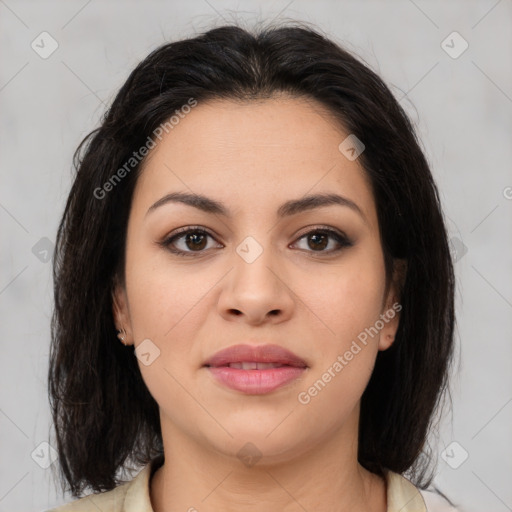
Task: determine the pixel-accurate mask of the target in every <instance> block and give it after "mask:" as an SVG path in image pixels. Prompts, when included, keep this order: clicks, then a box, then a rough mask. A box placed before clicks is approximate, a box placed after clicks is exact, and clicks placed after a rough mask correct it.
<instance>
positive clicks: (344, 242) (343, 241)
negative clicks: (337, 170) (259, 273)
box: [159, 226, 353, 257]
mask: <svg viewBox="0 0 512 512" xmlns="http://www.w3.org/2000/svg"><path fill="white" fill-rule="evenodd" d="M189 233H200V234H202V235H208V236H210V237H211V238H213V239H215V237H214V236H213V235H212V234H210V233H209V232H208V231H206V230H205V229H203V228H201V227H199V226H189V227H186V228H182V229H180V230H178V231H176V232H175V233H174V234H172V235H171V236H168V237H166V238H165V239H164V240H162V241H161V242H159V245H161V246H162V247H164V248H166V249H167V250H168V251H170V252H172V253H173V254H176V255H177V256H183V257H189V256H194V255H196V254H203V253H204V252H206V250H202V251H182V250H181V249H176V248H172V244H173V243H174V242H176V240H179V239H180V238H183V237H184V236H185V235H187V234H189ZM311 234H322V235H328V236H330V237H332V238H334V240H336V242H338V244H339V245H340V247H339V248H338V249H334V250H330V251H306V252H312V253H318V254H322V253H323V254H326V255H331V254H334V253H338V252H339V251H341V250H342V249H344V248H345V247H351V246H352V245H353V242H352V241H351V240H349V238H348V237H347V236H346V235H343V234H341V233H338V232H337V231H334V230H333V229H330V228H324V227H322V228H320V227H319V228H314V229H312V230H310V231H307V232H306V233H303V234H302V235H301V236H300V237H299V238H298V239H297V241H299V240H302V239H303V238H307V237H308V236H309V235H311Z"/></svg>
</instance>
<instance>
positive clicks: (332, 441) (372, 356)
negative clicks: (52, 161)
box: [49, 24, 454, 512]
mask: <svg viewBox="0 0 512 512" xmlns="http://www.w3.org/2000/svg"><path fill="white" fill-rule="evenodd" d="M85 142H87V144H85ZM82 149H83V150H84V151H82ZM75 164H76V167H77V175H76V179H75V181H74V184H73V187H72V190H71V193H70V196H69V199H68V202H67V205H66V208H65V212H64V216H63V219H62V222H61V225H60V228H59V232H58V243H57V249H56V255H55V256H56V257H55V258H54V261H55V268H54V278H55V313H54V318H53V341H52V347H51V354H50V357H51V360H50V361H51V363H50V371H49V393H50V401H51V406H52V413H53V418H54V423H55V431H56V443H57V446H58V451H59V464H60V468H61V475H62V479H63V482H64V484H65V485H67V486H68V487H67V488H68V489H69V490H70V491H71V492H72V494H73V496H74V497H77V498H80V497H81V496H82V494H83V491H84V490H85V489H86V488H90V489H91V490H92V491H94V492H95V493H96V494H93V495H90V496H88V497H84V498H82V499H80V500H76V501H75V502H72V503H70V504H68V505H65V506H63V507H62V508H59V509H57V510H59V511H62V512H64V511H75V510H96V509H99V510H102V511H103V512H107V511H108V512H110V511H135V510H137V511H139V512H149V511H154V512H167V511H175V510H189V511H194V510H198V511H218V510H231V509H234V508H237V509H242V510H245V511H251V512H252V511H283V510H286V511H295V510H297V511H298V510H309V511H313V510H314V511H333V510H340V511H344V510H350V511H351V512H358V511H375V512H377V511H379V512H384V511H386V510H387V511H398V510H400V511H402V512H407V511H425V510H429V511H432V510H449V508H445V507H447V505H446V502H445V501H444V500H442V499H441V498H440V497H439V496H438V495H436V494H434V493H430V492H427V491H425V488H426V486H427V485H428V484H429V483H430V481H431V479H432V475H431V472H429V468H430V464H429V463H430V460H429V457H428V456H426V455H425V454H427V453H428V449H427V443H426V439H427V436H428V434H429V430H430V425H431V423H432V419H433V417H434V415H435V413H436V411H437V410H438V408H439V405H440V404H441V399H442V397H443V396H444V392H445V391H446V389H447V375H448V372H449V368H450V361H451V356H452V348H453V330H454V304H453V302H454V276H453V268H452V262H451V258H450V251H449V245H448V242H447V234H446V229H445V224H444V221H443V216H442V211H441V206H440V201H439V198H438V192H437V188H436V185H435V183H434V182H433V178H432V175H431V172H430V170H429V167H428V164H427V162H426V159H425V157H424V155H423V153H422V151H421V149H420V147H419V145H418V142H417V139H416V136H415V134H414V130H413V127H412V126H411V123H410V121H409V120H408V118H407V116H406V115H405V113H404V111H403V110H402V108H401V107H400V106H399V105H398V103H397V101H396V100H395V99H394V97H393V96H392V94H391V92H390V91H389V89H388V88H387V87H386V86H385V85H384V83H383V82H382V81H381V79H380V78H379V77H377V76H376V75H375V74H374V73H373V72H372V71H371V70H370V69H369V68H368V67H366V66H365V65H364V64H362V63H361V62H360V61H359V60H357V59H356V58H355V57H353V56H352V55H350V54H349V53H347V52H346V51H345V50H343V49H342V48H340V47H339V46H338V45H336V44H335V43H334V42H332V41H330V40H329V39H327V38H326V37H325V36H323V35H321V34H320V33H319V32H317V31H315V30H312V29H310V28H307V27H305V26H301V25H298V24H295V25H289V26H284V27H280V28H275V27H274V28H272V27H266V28H263V29H260V30H259V31H258V32H257V33H254V34H253V33H250V32H248V31H246V30H244V29H242V28H240V27H237V26H224V27H220V28H216V29H212V30H210V31H208V32H206V33H204V34H201V35H199V36H197V37H195V38H192V39H188V40H183V41H178V42H174V43H170V44H166V45H164V46H162V47H160V48H158V49H157V50H155V51H154V52H152V53H151V54H150V55H149V56H148V57H147V58H146V59H145V60H144V61H143V62H141V63H140V64H139V65H138V66H137V67H136V69H135V70H134V71H133V72H132V73H131V75H130V76H129V78H128V80H127V81H126V83H125V84H124V85H123V86H122V88H121V89H120V91H119V93H118V94H117V97H116V98H115V100H114V102H113V104H112V106H111V108H110V109H109V111H108V112H107V113H106V115H105V118H104V121H103V123H102V125H101V126H100V127H99V128H98V129H96V130H95V131H94V132H92V133H91V134H90V136H89V137H88V138H86V139H85V140H84V142H83V143H82V144H81V146H80V147H79V149H78V150H77V154H76V161H75ZM116 335H117V338H116ZM141 466H143V469H142V471H141V472H140V473H139V474H138V475H137V476H136V477H135V478H134V479H131V480H130V478H131V477H130V478H129V479H128V481H126V482H125V481H124V479H123V478H122V475H121V472H122V471H123V470H128V469H138V468H140V467H141ZM405 472H407V474H408V477H409V478H410V480H409V479H408V478H405V476H403V473H405ZM63 488H64V487H63Z"/></svg>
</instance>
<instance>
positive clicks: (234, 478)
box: [150, 417, 386, 512]
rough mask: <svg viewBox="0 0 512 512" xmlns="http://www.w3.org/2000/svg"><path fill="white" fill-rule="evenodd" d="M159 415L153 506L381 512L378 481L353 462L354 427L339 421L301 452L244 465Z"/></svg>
mask: <svg viewBox="0 0 512 512" xmlns="http://www.w3.org/2000/svg"><path fill="white" fill-rule="evenodd" d="M161 420H162V434H163V441H164V453H165V462H164V464H163V465H162V466H161V467H160V468H159V469H158V470H157V471H156V472H155V474H154V476H153V478H152V480H151V484H150V494H151V502H152V507H153V510H154V512H174V511H177V510H186V511H191V512H194V511H200V512H214V511H218V510H222V511H225V512H231V511H233V512H234V511H237V512H261V511H265V512H304V510H315V511H317V512H334V511H336V512H342V511H350V512H359V511H361V512H363V511H365V512H385V511H386V485H385V481H384V479H382V478H380V477H378V476H377V475H374V474H373V473H370V472H369V471H367V470H366V469H364V468H363V467H362V466H361V465H360V464H359V463H358V462H357V435H356V436H355V438H354V436H353V435H351V433H353V432H356V433H357V428H353V425H352V426H350V425H345V426H344V428H342V429H340V431H339V432H337V433H336V434H334V435H332V436H331V437H330V438H329V439H328V440H327V441H325V442H323V443H316V444H314V445H312V446H310V447H309V449H306V450H305V451H303V452H302V453H300V454H299V453H293V454H290V453H288V454H284V455H283V454H280V455H279V457H274V458H268V457H262V458H261V459H260V460H258V461H257V462H256V463H255V464H251V463H250V462H249V463H248V464H247V465H246V464H244V463H242V462H241V460H240V459H239V458H238V457H237V456H236V450H235V453H234V455H233V456H229V455H228V454H225V453H220V452H219V451H215V450H213V449H212V448H211V446H205V445H201V444H199V443H198V442H197V441H196V440H195V439H193V438H192V437H191V436H190V435H187V434H186V433H184V432H182V431H180V430H179V429H178V428H176V426H175V425H174V424H172V423H171V422H170V421H166V420H165V418H164V417H162V418H161Z"/></svg>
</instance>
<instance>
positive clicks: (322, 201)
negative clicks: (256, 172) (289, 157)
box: [146, 192, 367, 222]
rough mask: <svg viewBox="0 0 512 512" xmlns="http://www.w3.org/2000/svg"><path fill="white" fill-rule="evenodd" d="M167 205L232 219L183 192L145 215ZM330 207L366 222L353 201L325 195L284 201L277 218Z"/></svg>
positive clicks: (217, 205)
mask: <svg viewBox="0 0 512 512" xmlns="http://www.w3.org/2000/svg"><path fill="white" fill-rule="evenodd" d="M168 203H183V204H186V205H189V206H193V207H194V208H197V209H199V210H201V211H203V212H206V213H212V214H215V215H222V216H224V217H228V218H231V217H232V214H231V213H230V211H229V210H228V209H227V208H226V206H225V205H224V204H223V203H221V202H219V201H216V200H215V199H212V198H210V197H206V196H204V195H201V194H195V193H184V192H171V193H170V194H167V195H165V196H164V197H162V198H160V199H159V200H158V201H156V203H154V204H152V205H151V206H150V207H149V209H148V211H147V212H146V215H148V214H149V213H151V212H152V211H154V210H156V209H157V208H159V207H161V206H163V205H165V204H168ZM330 205H339V206H346V207H348V208H350V209H351V210H353V211H355V212H356V213H358V214H359V215H360V216H361V217H362V218H363V220H364V221H365V222H367V219H366V217H365V215H364V213H363V211H362V210H361V208H359V206H358V205H357V204H356V203H355V202H354V201H352V200H351V199H348V198H347V197H343V196H340V195H338V194H327V193H324V194H314V195H309V196H304V197H301V198H300V199H292V200H290V201H286V202H285V203H283V204H282V205H281V206H280V207H279V208H278V210H277V216H278V217H279V218H284V217H289V216H291V215H296V214H298V213H301V212H304V211H308V210H313V209H315V208H320V207H322V206H330Z"/></svg>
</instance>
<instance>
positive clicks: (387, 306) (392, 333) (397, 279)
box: [379, 259, 407, 350]
mask: <svg viewBox="0 0 512 512" xmlns="http://www.w3.org/2000/svg"><path fill="white" fill-rule="evenodd" d="M406 274H407V260H404V259H395V260H394V262H393V277H392V280H391V284H390V286H389V290H388V293H387V295H386V297H385V300H384V307H383V310H382V311H381V317H380V318H381V320H382V322H383V323H384V327H383V328H382V329H381V330H380V336H379V350H387V349H388V348H389V347H391V345H392V344H393V342H394V341H395V337H396V332H397V330H398V325H399V323H400V311H401V310H402V304H401V303H400V300H401V297H402V289H403V285H404V283H405V276H406Z"/></svg>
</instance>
